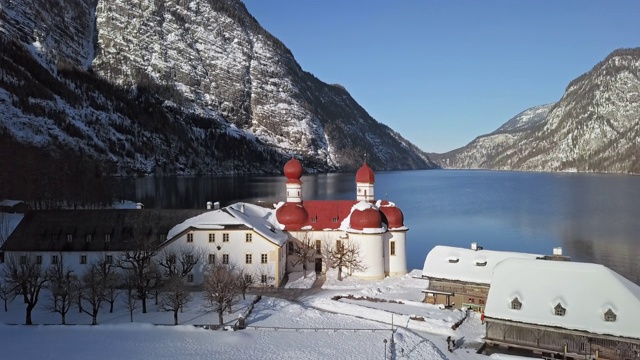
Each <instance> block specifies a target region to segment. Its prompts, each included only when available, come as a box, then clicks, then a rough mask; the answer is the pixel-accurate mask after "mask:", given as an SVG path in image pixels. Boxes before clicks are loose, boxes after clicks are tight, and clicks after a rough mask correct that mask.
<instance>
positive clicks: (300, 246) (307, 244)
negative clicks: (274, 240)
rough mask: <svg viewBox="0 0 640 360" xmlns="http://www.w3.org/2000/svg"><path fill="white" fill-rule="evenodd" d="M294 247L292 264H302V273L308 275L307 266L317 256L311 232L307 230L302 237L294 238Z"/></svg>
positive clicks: (291, 244) (292, 243)
mask: <svg viewBox="0 0 640 360" xmlns="http://www.w3.org/2000/svg"><path fill="white" fill-rule="evenodd" d="M290 246H292V247H293V250H292V254H291V255H292V256H291V257H290V258H291V266H296V265H298V264H302V275H303V277H304V278H306V277H307V267H308V266H309V263H310V262H313V261H314V260H315V258H316V251H317V249H316V248H315V242H314V241H313V240H312V239H311V234H309V233H308V232H305V233H304V234H303V235H302V236H300V239H293V240H292V242H291V243H290Z"/></svg>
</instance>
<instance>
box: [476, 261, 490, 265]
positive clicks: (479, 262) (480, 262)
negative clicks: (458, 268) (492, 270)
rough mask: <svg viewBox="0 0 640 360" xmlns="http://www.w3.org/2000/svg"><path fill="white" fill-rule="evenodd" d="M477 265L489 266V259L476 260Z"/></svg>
mask: <svg viewBox="0 0 640 360" xmlns="http://www.w3.org/2000/svg"><path fill="white" fill-rule="evenodd" d="M476 266H487V260H485V261H476Z"/></svg>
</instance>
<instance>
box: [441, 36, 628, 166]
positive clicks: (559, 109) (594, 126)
mask: <svg viewBox="0 0 640 360" xmlns="http://www.w3.org/2000/svg"><path fill="white" fill-rule="evenodd" d="M540 110H541V109H540ZM547 111H548V113H547V115H546V117H545V119H544V120H543V121H541V122H540V123H539V124H537V125H535V124H534V125H533V126H525V127H524V128H518V127H516V129H515V130H516V132H511V131H510V129H511V128H512V126H511V125H509V123H510V122H511V121H513V120H510V121H509V122H508V123H507V124H505V125H503V127H501V128H500V129H498V130H497V131H496V132H494V133H492V134H490V135H487V136H481V137H479V138H477V139H475V140H474V141H473V142H471V143H470V144H469V145H467V146H465V147H463V148H460V149H457V150H454V151H451V152H449V153H446V154H440V155H435V156H434V159H437V161H438V162H440V163H441V164H442V165H443V166H445V167H452V168H487V169H504V170H528V171H589V172H617V173H636V174H637V173H640V157H639V156H638V154H639V153H640V48H634V49H620V50H616V51H614V52H613V53H611V54H610V55H609V56H607V58H606V59H605V60H603V61H602V62H600V63H599V64H597V65H596V66H595V67H594V68H593V69H591V70H590V71H589V72H587V73H585V74H583V75H581V76H580V77H578V78H576V79H575V80H573V81H572V82H571V83H570V84H569V85H568V86H567V89H566V91H565V93H564V95H563V96H562V98H561V99H560V100H559V101H558V102H557V103H556V104H555V105H553V106H552V107H551V108H549V109H547ZM540 114H541V113H540ZM514 120H515V119H514ZM534 123H535V121H534ZM507 125H509V126H507ZM505 126H506V129H507V130H508V131H505ZM501 129H502V130H501Z"/></svg>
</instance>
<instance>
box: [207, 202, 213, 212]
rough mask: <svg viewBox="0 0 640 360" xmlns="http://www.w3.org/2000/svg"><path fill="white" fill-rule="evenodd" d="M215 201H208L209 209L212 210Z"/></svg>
mask: <svg viewBox="0 0 640 360" xmlns="http://www.w3.org/2000/svg"><path fill="white" fill-rule="evenodd" d="M212 206H213V203H212V202H211V201H207V210H211V207H212Z"/></svg>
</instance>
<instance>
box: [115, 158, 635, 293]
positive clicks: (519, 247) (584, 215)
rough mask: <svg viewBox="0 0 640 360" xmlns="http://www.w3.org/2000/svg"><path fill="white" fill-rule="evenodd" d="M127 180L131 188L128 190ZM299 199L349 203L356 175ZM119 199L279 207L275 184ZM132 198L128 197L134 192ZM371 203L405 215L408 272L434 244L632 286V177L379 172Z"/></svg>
mask: <svg viewBox="0 0 640 360" xmlns="http://www.w3.org/2000/svg"><path fill="white" fill-rule="evenodd" d="M132 181H135V184H132V183H131V182H132ZM302 181H303V197H304V198H305V199H352V198H355V174H320V175H308V176H304V177H303V178H302ZM126 182H127V183H126V184H125V185H124V187H123V189H124V190H123V191H124V192H125V195H124V196H126V197H127V198H130V199H134V200H135V201H141V202H142V203H144V204H145V205H146V206H147V207H163V208H193V207H204V206H205V203H206V202H207V201H220V202H221V203H222V205H223V206H224V205H227V204H229V203H231V202H235V201H252V202H255V201H263V202H264V203H266V204H271V203H274V202H277V201H280V200H283V199H284V194H285V191H284V183H285V178H284V177H283V176H269V177H265V176H262V177H260V176H253V177H178V178H176V177H169V178H141V179H135V180H132V179H129V180H126ZM133 189H135V192H132V191H133ZM375 194H376V198H382V199H385V198H386V199H388V200H389V201H393V202H395V203H396V204H397V205H398V206H399V207H400V208H401V209H402V211H403V212H404V215H405V225H407V226H408V227H409V229H410V230H409V232H408V234H407V238H408V245H407V246H408V251H407V260H408V266H409V268H411V269H416V268H422V264H423V262H424V258H425V257H426V255H427V253H428V252H429V250H430V249H431V248H432V247H433V246H435V245H438V244H442V245H450V246H461V247H468V246H470V244H471V242H477V243H478V244H479V245H481V246H483V247H484V248H485V249H494V250H509V251H521V252H533V253H540V254H551V253H552V250H553V248H554V247H558V246H560V247H562V248H563V252H564V254H565V255H568V256H570V257H571V258H572V259H573V260H574V261H589V262H596V263H601V264H604V265H606V266H608V267H610V268H612V269H614V270H615V271H617V272H618V273H620V274H622V275H624V276H625V277H627V278H629V279H630V280H632V281H634V282H636V283H640V265H639V260H640V247H639V246H638V244H639V243H640V242H639V240H638V237H639V235H638V234H640V221H638V219H640V201H639V200H640V177H638V176H629V175H606V174H550V173H519V172H497V171H462V170H431V171H401V172H377V173H376V184H375Z"/></svg>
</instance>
